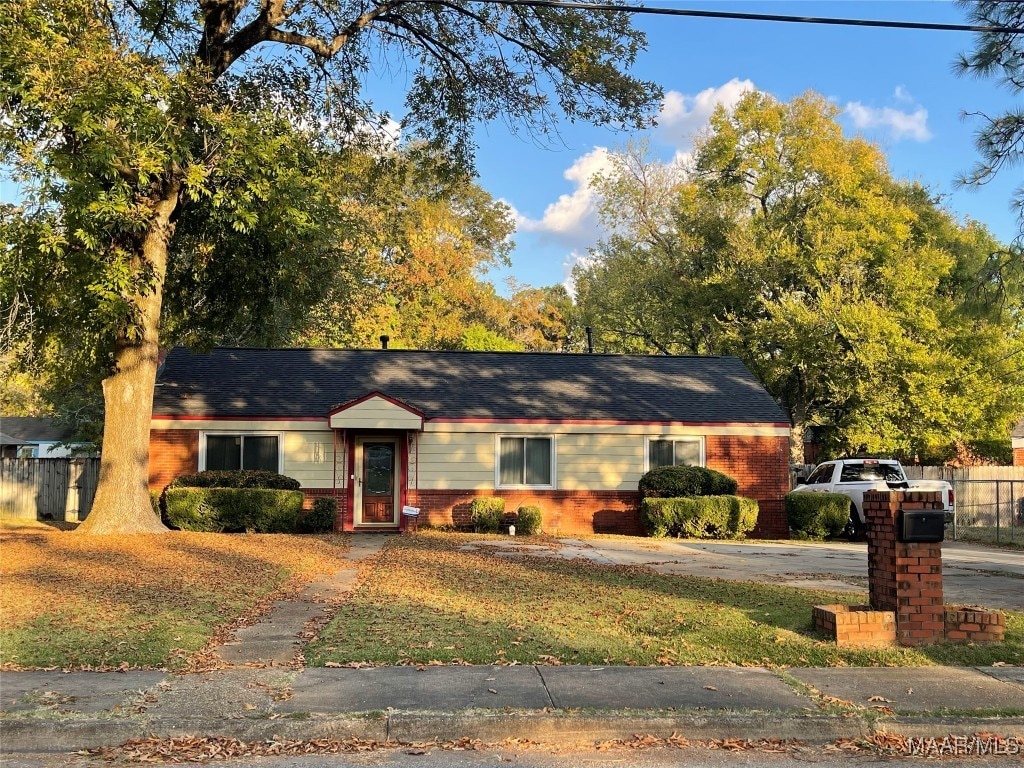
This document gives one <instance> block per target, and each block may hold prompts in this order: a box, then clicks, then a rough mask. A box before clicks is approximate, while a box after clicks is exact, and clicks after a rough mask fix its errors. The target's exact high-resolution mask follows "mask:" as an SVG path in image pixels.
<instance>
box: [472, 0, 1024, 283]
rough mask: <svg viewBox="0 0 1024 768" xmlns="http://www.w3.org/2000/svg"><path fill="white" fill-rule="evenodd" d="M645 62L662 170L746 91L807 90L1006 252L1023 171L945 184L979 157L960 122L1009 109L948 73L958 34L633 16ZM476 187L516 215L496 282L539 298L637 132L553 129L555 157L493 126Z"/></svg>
mask: <svg viewBox="0 0 1024 768" xmlns="http://www.w3.org/2000/svg"><path fill="white" fill-rule="evenodd" d="M647 4H648V5H657V6H675V7H679V8H690V9H715V10H736V11H746V12H752V13H781V14H795V15H805V16H832V17H857V18H877V19H893V20H902V21H932V22H940V23H964V21H965V20H964V17H963V12H962V10H961V9H959V8H957V7H955V6H954V5H953V4H952V3H951V2H930V1H926V0H917V1H915V2H904V1H901V0H892V1H890V2H859V1H853V0H850V1H848V2H812V1H810V0H809V1H807V2H788V1H782V0H780V1H778V2H770V1H766V0H763V1H762V2H727V1H724V0H723V1H722V2H708V0H650V2H648V3H647ZM634 23H635V24H636V25H637V26H639V27H640V28H641V29H643V30H644V31H645V32H646V33H647V35H648V50H647V52H646V53H644V54H642V55H641V56H640V58H639V60H638V62H637V65H636V67H635V69H634V70H633V72H634V73H635V74H636V75H638V76H640V77H643V78H645V79H651V80H655V81H656V82H658V83H659V84H660V85H661V86H662V87H663V88H664V90H665V92H666V99H665V102H664V103H663V107H662V115H661V120H660V123H661V124H660V125H659V127H658V128H655V129H653V130H652V131H650V132H649V133H648V134H647V136H646V137H647V139H648V141H649V144H650V148H651V150H652V152H653V153H654V154H655V155H657V156H659V157H662V158H664V159H669V158H671V157H672V156H673V155H674V154H675V153H676V152H677V151H686V150H687V149H689V147H690V144H689V137H690V136H691V135H692V133H693V132H694V131H696V130H699V129H700V128H701V127H702V126H703V125H705V124H706V120H707V117H708V115H709V114H710V112H711V110H712V109H713V108H714V106H715V105H716V104H718V103H725V104H730V103H733V102H735V100H736V99H737V98H738V97H739V95H740V94H741V93H742V92H743V90H744V89H745V88H751V87H753V88H757V89H759V90H762V91H766V92H768V93H771V94H773V95H774V96H776V97H778V98H780V99H783V100H787V99H790V98H792V97H793V96H796V95H798V94H801V93H803V92H805V91H807V90H814V91H817V92H818V93H821V94H822V95H824V96H826V97H827V98H828V99H830V100H831V101H833V102H834V103H835V104H836V105H837V106H838V107H839V108H840V109H841V110H842V112H843V114H842V117H841V123H842V125H843V128H844V130H845V131H846V132H847V134H848V135H851V136H852V135H857V134H860V135H862V136H864V137H865V138H867V139H869V140H871V141H873V142H875V143H877V144H878V145H879V146H881V147H882V148H883V150H884V151H885V153H886V156H887V157H888V160H889V163H890V168H891V169H892V172H893V173H894V175H895V176H897V177H899V178H907V179H916V180H918V181H921V182H922V183H924V184H926V185H927V186H928V187H929V188H930V189H932V190H933V191H934V192H935V193H938V194H941V195H943V196H944V199H945V204H946V206H947V208H948V209H949V210H951V211H953V212H954V213H955V214H956V215H958V216H959V217H970V218H973V219H976V220H978V221H980V222H982V223H984V224H985V225H986V226H988V227H989V229H990V230H991V231H992V232H993V233H994V234H995V235H996V236H997V237H1000V238H1001V239H1003V240H1009V239H1010V238H1011V237H1012V236H1013V234H1014V232H1015V224H1014V216H1013V214H1012V213H1011V211H1010V210H1009V199H1010V194H1011V190H1012V188H1013V187H1014V186H1015V184H1016V183H1017V182H1018V180H1019V174H1020V169H1019V168H1018V169H1012V168H1011V169H1009V170H1008V171H1004V172H1003V174H1002V176H1001V177H1000V178H998V179H997V180H996V181H995V182H993V183H992V184H990V185H988V186H987V187H985V188H983V189H980V190H977V191H971V190H957V189H955V188H954V185H953V180H954V178H955V177H956V175H957V173H958V172H961V171H965V170H967V169H968V168H969V167H970V166H971V164H972V163H973V162H974V161H975V159H976V154H975V150H974V146H973V144H972V134H973V132H974V130H975V129H976V127H977V126H978V123H977V121H972V120H970V119H968V120H964V119H963V118H962V113H963V112H979V111H980V112H998V111H1003V110H1006V109H1007V108H1008V107H1009V106H1010V104H1011V96H1010V95H1009V93H1008V92H1006V91H1003V90H1000V89H998V88H997V87H996V86H995V85H994V84H993V83H992V82H990V81H986V80H977V79H972V78H959V77H957V76H956V75H954V74H953V71H952V64H953V62H954V60H955V57H956V54H957V52H958V51H962V50H968V49H970V48H971V46H972V45H973V42H974V36H973V35H972V34H971V33H968V32H939V31H914V30H889V29H874V28H858V27H832V26H822V25H806V24H783V23H775V22H756V21H734V20H718V19H697V18H684V17H650V16H647V17H644V16H640V17H636V19H635V21H634ZM477 136H478V141H479V145H480V149H479V153H478V170H479V173H480V179H479V181H480V183H481V184H482V185H483V187H484V188H485V189H487V190H488V191H489V192H490V193H491V194H492V195H494V196H495V197H497V198H500V199H502V200H504V201H505V202H507V203H508V204H509V205H511V206H512V207H513V208H514V209H515V211H516V212H517V215H518V218H519V227H518V231H517V233H516V235H515V241H516V249H515V251H514V253H513V256H512V267H511V268H510V269H503V270H500V271H495V272H492V273H490V274H489V275H488V276H487V277H488V279H491V280H493V281H494V282H495V283H496V284H498V285H499V287H501V288H502V290H503V292H504V291H505V290H507V289H504V288H503V281H504V280H505V279H506V278H508V277H513V278H514V279H515V280H516V281H518V282H520V283H525V284H530V285H535V286H540V285H552V284H555V283H561V282H563V281H564V280H565V279H566V277H567V276H568V274H569V270H570V269H571V266H572V264H573V263H574V261H575V259H576V258H577V257H578V256H579V255H583V254H586V252H587V249H588V248H589V247H590V246H591V245H593V243H594V241H595V240H596V239H597V237H598V236H599V234H600V233H599V231H598V230H597V222H596V218H595V216H594V211H593V201H592V198H591V194H590V193H589V191H588V186H587V179H588V178H589V174H590V173H591V172H592V171H594V170H599V169H600V168H601V167H602V163H603V162H604V152H605V150H615V149H620V148H622V147H623V146H624V145H625V144H626V142H627V141H629V140H631V139H635V138H640V136H639V135H636V134H628V133H621V132H616V131H613V130H609V129H598V128H594V127H593V126H587V125H579V124H577V125H571V124H568V123H564V124H563V125H562V134H561V139H562V143H563V144H564V146H559V147H553V148H547V149H545V148H541V147H538V146H536V144H535V143H534V142H533V141H532V140H531V139H530V138H529V137H528V136H514V135H512V134H510V133H509V131H508V130H507V129H506V127H505V126H504V125H503V124H501V123H497V124H494V125H487V126H481V127H480V129H479V130H478V133H477Z"/></svg>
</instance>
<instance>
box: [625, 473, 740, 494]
mask: <svg viewBox="0 0 1024 768" xmlns="http://www.w3.org/2000/svg"><path fill="white" fill-rule="evenodd" d="M639 489H640V495H641V496H642V497H643V498H645V499H650V498H658V499H678V498H681V497H684V496H731V495H733V494H735V493H736V489H737V484H736V481H735V480H733V479H732V478H731V477H729V476H728V475H723V474H722V473H721V472H716V471H715V470H713V469H706V468H705V467H684V466H680V467H657V468H656V469H652V470H651V471H650V472H648V473H646V474H645V475H644V476H643V477H641V478H640V483H639Z"/></svg>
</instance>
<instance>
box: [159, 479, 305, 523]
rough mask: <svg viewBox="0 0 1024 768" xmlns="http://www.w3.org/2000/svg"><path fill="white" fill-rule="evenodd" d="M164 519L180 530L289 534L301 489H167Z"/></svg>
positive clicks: (297, 517)
mask: <svg viewBox="0 0 1024 768" xmlns="http://www.w3.org/2000/svg"><path fill="white" fill-rule="evenodd" d="M163 499H164V505H165V507H166V509H167V513H166V522H167V523H168V524H170V525H171V526H173V527H175V528H180V529H181V530H183V531H200V532H205V533H224V532H229V533H231V532H237V531H253V532H255V533H292V532H294V531H295V526H296V523H297V522H298V520H299V512H300V510H301V509H302V492H301V491H282V490H277V489H268V488H168V489H167V490H166V491H164V496H163Z"/></svg>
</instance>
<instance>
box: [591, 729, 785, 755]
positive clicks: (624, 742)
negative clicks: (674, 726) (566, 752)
mask: <svg viewBox="0 0 1024 768" xmlns="http://www.w3.org/2000/svg"><path fill="white" fill-rule="evenodd" d="M802 746H804V743H803V742H802V741H799V740H798V739H753V740H752V739H708V740H691V739H687V738H686V737H684V736H680V735H679V734H678V733H673V734H672V735H671V736H669V737H668V738H661V737H658V736H652V735H651V734H636V735H635V736H633V738H631V739H609V740H607V741H602V742H600V743H599V744H598V745H597V749H598V751H601V752H606V751H609V750H613V749H636V750H646V749H661V748H663V747H676V748H677V749H685V748H687V747H699V748H703V749H723V750H726V751H730V752H741V751H756V752H789V751H791V750H793V749H796V748H798V747H802Z"/></svg>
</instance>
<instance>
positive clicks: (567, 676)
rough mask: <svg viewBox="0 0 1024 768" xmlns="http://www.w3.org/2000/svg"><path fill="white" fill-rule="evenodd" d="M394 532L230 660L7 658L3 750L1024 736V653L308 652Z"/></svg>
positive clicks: (272, 620) (356, 551) (245, 641)
mask: <svg viewBox="0 0 1024 768" xmlns="http://www.w3.org/2000/svg"><path fill="white" fill-rule="evenodd" d="M387 540H388V537H385V536H373V537H369V536H367V537H353V540H352V546H351V549H350V550H349V552H348V553H347V555H346V559H347V560H348V561H349V564H347V565H346V567H345V568H343V569H341V570H339V571H338V572H337V573H335V574H334V575H333V576H332V577H331V578H329V579H326V580H324V581H322V582H317V583H313V584H310V585H308V586H307V587H306V589H305V590H304V591H303V592H302V593H301V595H299V596H298V597H297V599H294V600H289V601H280V602H278V603H275V604H274V606H273V607H272V610H271V611H270V612H269V613H268V615H267V616H265V617H264V618H263V620H262V621H261V622H259V623H258V624H255V625H253V626H251V627H246V628H244V629H241V630H239V631H237V632H236V633H235V636H234V638H233V639H232V640H231V641H230V642H228V643H226V644H225V645H223V646H221V647H219V648H217V649H216V651H217V654H218V655H219V656H220V658H221V659H222V660H223V661H224V664H225V668H223V669H218V670H217V671H213V672H203V673H193V674H170V673H164V672H143V671H128V672H72V673H67V674H65V673H61V672H3V673H0V750H2V752H4V753H14V752H64V751H74V750H80V749H84V748H88V747H97V746H104V745H116V744H119V743H121V742H123V741H125V740H127V739H131V738H142V737H147V736H156V737H165V738H166V737H174V736H223V737H232V738H237V739H239V740H242V741H260V740H266V739H272V738H279V739H294V740H312V739H331V738H333V739H345V738H359V739H365V740H375V741H388V740H391V741H400V742H424V741H431V740H434V739H438V740H455V739H460V738H464V737H466V738H474V739H481V740H483V741H486V742H494V741H501V740H503V739H506V738H520V739H531V740H533V741H538V742H552V743H563V744H567V743H585V742H597V741H605V740H609V739H617V738H623V739H629V738H632V737H633V736H634V735H636V734H650V735H653V736H659V737H663V738H664V737H668V736H671V735H672V734H673V733H677V734H679V735H681V736H684V737H686V738H689V739H694V740H698V739H725V738H735V739H750V740H756V739H800V740H801V741H803V742H805V743H808V744H823V743H829V742H832V741H834V740H836V739H839V738H855V737H858V736H867V735H870V734H871V733H872V732H875V731H887V732H891V733H901V734H903V735H906V736H922V737H934V738H939V739H941V738H943V737H945V736H947V735H962V736H967V735H971V734H974V733H976V732H987V733H995V734H998V735H1001V736H1005V737H1010V736H1012V737H1015V738H1018V739H1021V740H1024V666H1018V667H986V668H952V667H922V668H887V669H880V668H828V669H799V668H794V669H789V670H786V671H778V670H771V669H764V668H757V667H594V666H532V665H512V666H407V667H375V668H367V667H364V668H305V667H303V665H302V663H301V662H302V656H301V653H302V647H303V645H304V643H305V642H306V640H305V637H306V636H307V635H308V633H309V627H311V626H315V623H316V622H318V621H320V620H323V619H325V618H326V617H327V616H328V615H329V614H330V613H331V612H332V611H331V604H332V603H337V602H339V601H342V600H344V599H345V597H346V595H347V594H348V592H350V591H351V590H352V589H353V588H354V587H355V586H356V584H357V575H358V568H359V564H360V563H361V562H362V561H365V560H368V559H369V558H372V557H373V556H375V555H376V554H377V553H378V552H379V551H380V550H381V549H382V548H383V546H384V544H385V543H386V541H387ZM573 544H576V542H568V543H567V548H569V549H572V545H573ZM578 548H579V549H586V548H587V546H586V545H585V544H581V545H580V546H579V547H578ZM591 554H593V553H591ZM598 554H601V553H598ZM606 556H608V557H609V558H613V557H622V556H624V555H622V554H621V553H618V552H612V551H611V550H609V551H608V553H606ZM630 556H632V555H630ZM645 556H646V557H650V554H649V553H648V554H646V555H645ZM1018 581H1019V580H1018ZM310 622H314V624H310Z"/></svg>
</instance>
